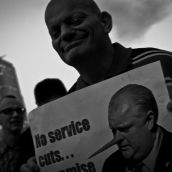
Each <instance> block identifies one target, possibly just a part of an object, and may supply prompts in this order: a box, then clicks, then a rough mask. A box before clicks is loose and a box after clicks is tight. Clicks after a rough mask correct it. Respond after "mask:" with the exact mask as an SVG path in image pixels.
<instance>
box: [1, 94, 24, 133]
mask: <svg viewBox="0 0 172 172" xmlns="http://www.w3.org/2000/svg"><path fill="white" fill-rule="evenodd" d="M24 118H25V108H24V107H23V105H22V104H21V103H20V102H19V101H18V100H17V99H16V98H11V97H10V98H9V97H5V98H4V99H2V100H1V102H0V125H1V126H2V129H3V130H5V131H8V132H12V133H19V132H21V130H22V128H23V123H24Z"/></svg>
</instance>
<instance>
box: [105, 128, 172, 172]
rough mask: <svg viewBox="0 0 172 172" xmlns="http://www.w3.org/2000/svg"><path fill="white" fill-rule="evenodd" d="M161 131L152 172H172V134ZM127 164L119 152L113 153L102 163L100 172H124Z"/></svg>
mask: <svg viewBox="0 0 172 172" xmlns="http://www.w3.org/2000/svg"><path fill="white" fill-rule="evenodd" d="M161 129H162V132H163V140H162V143H161V147H160V150H159V154H158V157H157V162H156V164H155V171H154V172H172V133H170V132H168V131H167V130H165V129H163V128H161ZM126 166H127V163H126V162H125V160H124V158H123V157H122V156H121V154H120V151H116V152H114V153H113V154H112V155H110V156H109V157H108V158H107V159H106V160H105V162H104V165H103V169H102V172H126V171H125V169H126Z"/></svg>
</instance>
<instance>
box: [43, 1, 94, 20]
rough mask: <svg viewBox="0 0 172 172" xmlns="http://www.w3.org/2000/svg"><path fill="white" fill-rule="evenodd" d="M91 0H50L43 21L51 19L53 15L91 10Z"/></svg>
mask: <svg viewBox="0 0 172 172" xmlns="http://www.w3.org/2000/svg"><path fill="white" fill-rule="evenodd" d="M92 6H93V5H92V0H52V1H50V3H49V4H48V5H47V8H46V12H45V19H46V20H47V19H48V18H51V17H53V16H54V15H55V14H59V13H60V12H62V11H64V10H66V11H69V10H71V9H76V8H78V9H83V10H84V9H87V11H88V9H92Z"/></svg>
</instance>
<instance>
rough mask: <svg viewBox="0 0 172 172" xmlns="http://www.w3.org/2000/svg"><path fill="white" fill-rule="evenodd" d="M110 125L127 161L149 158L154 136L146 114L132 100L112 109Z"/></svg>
mask: <svg viewBox="0 0 172 172" xmlns="http://www.w3.org/2000/svg"><path fill="white" fill-rule="evenodd" d="M109 125H110V128H111V129H112V132H113V135H114V138H115V139H116V141H117V145H118V147H119V150H120V151H121V153H122V155H123V157H124V158H125V159H127V160H131V161H140V160H142V159H143V158H145V156H147V154H148V153H149V151H150V150H151V148H152V145H153V139H152V134H151V131H150V130H149V129H148V125H147V121H146V114H145V112H140V110H139V109H138V108H137V106H136V105H135V104H134V103H133V102H132V101H131V100H130V101H125V102H123V103H122V102H121V103H118V105H117V106H116V105H114V107H111V110H110V111H109Z"/></svg>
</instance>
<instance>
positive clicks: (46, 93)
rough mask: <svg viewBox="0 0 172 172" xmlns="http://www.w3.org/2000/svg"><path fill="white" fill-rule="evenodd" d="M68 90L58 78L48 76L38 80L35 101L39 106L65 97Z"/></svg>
mask: <svg viewBox="0 0 172 172" xmlns="http://www.w3.org/2000/svg"><path fill="white" fill-rule="evenodd" d="M66 94H67V90H66V88H65V86H64V84H63V82H62V81H61V80H60V79H58V78H47V79H44V80H42V81H40V82H38V83H37V84H36V86H35V88H34V96H35V102H36V104H37V105H38V106H41V105H43V104H45V103H48V102H50V101H52V100H55V99H58V98H60V97H63V96H65V95H66Z"/></svg>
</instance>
